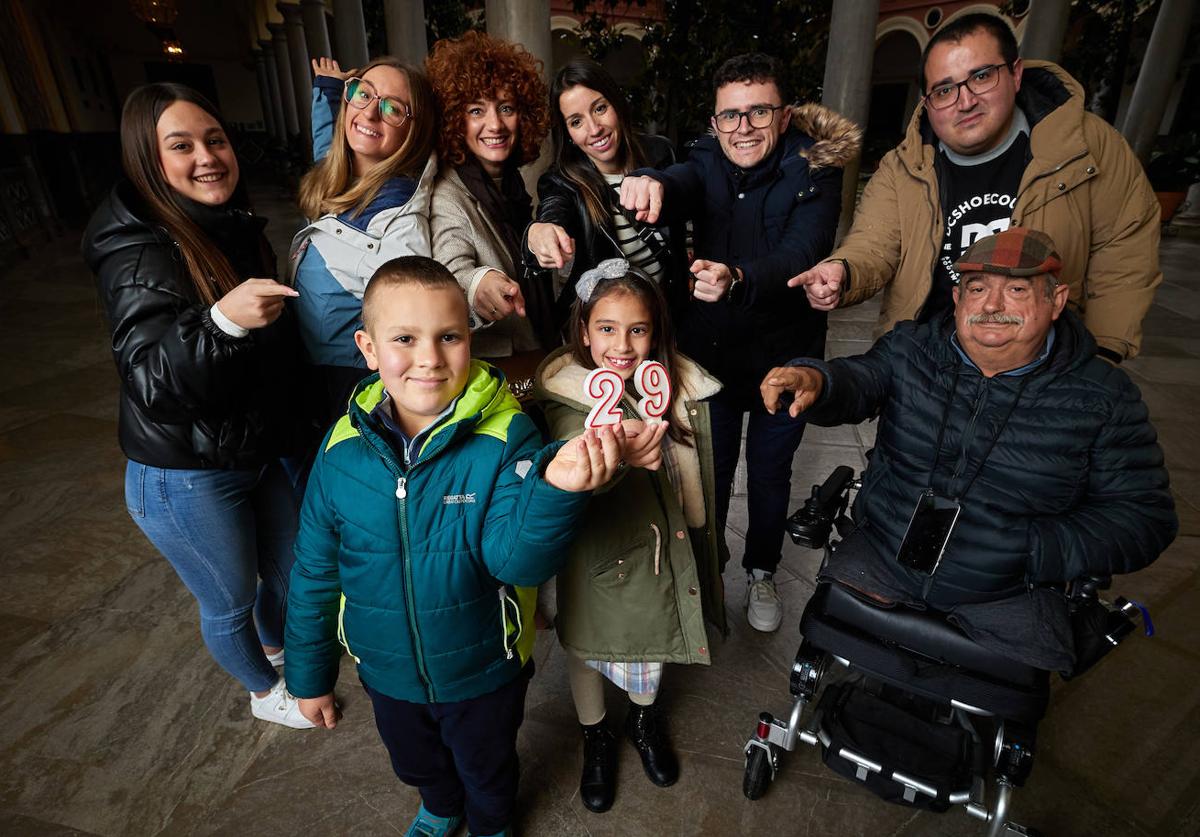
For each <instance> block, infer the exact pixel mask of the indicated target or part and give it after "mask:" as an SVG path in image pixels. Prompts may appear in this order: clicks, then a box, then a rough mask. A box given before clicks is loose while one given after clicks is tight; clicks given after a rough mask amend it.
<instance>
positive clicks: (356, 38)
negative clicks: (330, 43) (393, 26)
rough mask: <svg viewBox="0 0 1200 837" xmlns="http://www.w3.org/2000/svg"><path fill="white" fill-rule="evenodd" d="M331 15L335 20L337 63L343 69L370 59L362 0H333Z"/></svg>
mask: <svg viewBox="0 0 1200 837" xmlns="http://www.w3.org/2000/svg"><path fill="white" fill-rule="evenodd" d="M333 17H334V20H335V21H336V22H337V26H336V28H335V37H336V38H337V60H338V63H339V64H341V65H342V69H343V70H348V69H350V68H351V67H362V66H363V65H364V64H366V63H367V62H368V61H369V60H370V58H369V57H368V55H369V53H368V51H367V26H366V23H364V22H363V8H362V0H333Z"/></svg>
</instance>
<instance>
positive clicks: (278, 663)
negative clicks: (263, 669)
mask: <svg viewBox="0 0 1200 837" xmlns="http://www.w3.org/2000/svg"><path fill="white" fill-rule="evenodd" d="M283 651H284V649H282V648H280V649H279V650H278V651H276V652H275V653H274V654H267V662H268V663H270V664H271V665H272V666H274V667H275V668H282V667H283ZM263 653H266V652H263Z"/></svg>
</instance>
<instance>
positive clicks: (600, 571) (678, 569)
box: [535, 259, 727, 812]
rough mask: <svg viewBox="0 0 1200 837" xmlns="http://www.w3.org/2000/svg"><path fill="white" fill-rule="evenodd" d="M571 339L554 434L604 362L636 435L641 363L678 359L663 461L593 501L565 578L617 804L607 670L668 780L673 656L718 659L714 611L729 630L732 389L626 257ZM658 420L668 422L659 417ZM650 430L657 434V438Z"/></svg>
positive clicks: (548, 366) (641, 425)
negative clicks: (718, 487) (668, 680)
mask: <svg viewBox="0 0 1200 837" xmlns="http://www.w3.org/2000/svg"><path fill="white" fill-rule="evenodd" d="M575 290H576V293H577V295H578V299H577V300H576V302H575V305H574V307H573V309H572V313H571V318H570V322H569V327H570V330H571V337H570V342H569V344H568V345H567V346H566V347H564V348H562V349H560V350H558V351H557V352H555V353H553V354H552V355H550V356H549V357H548V358H546V360H545V361H544V362H543V363H542V365H541V367H540V368H539V369H538V374H537V386H536V388H535V397H536V398H537V399H538V401H539V402H540V405H541V408H542V410H543V412H544V414H545V417H546V421H547V424H548V425H549V427H550V431H551V434H552V435H553V436H554V437H555V438H560V439H565V438H570V437H572V436H574V435H577V434H578V433H579V432H580V431H581V429H582V428H583V425H584V421H585V418H586V417H587V415H588V413H589V411H590V409H591V407H592V404H589V403H586V400H585V396H584V379H585V378H586V377H587V375H588V373H589V372H590V371H591V370H593V369H598V368H605V369H611V370H612V371H614V372H616V373H617V374H618V375H619V376H620V377H621V378H622V379H623V380H624V381H625V395H624V396H623V398H622V400H621V402H620V408H621V410H622V412H623V414H624V417H625V419H624V421H623V424H624V425H625V428H626V432H627V433H631V434H640V433H648V432H650V431H649V430H648V429H647V417H646V416H643V415H642V414H641V413H640V412H639V408H638V398H639V396H641V395H650V393H638V392H636V390H635V386H636V384H635V380H634V372H635V370H636V369H637V367H638V365H639V364H640V363H642V362H643V361H646V360H653V361H658V362H659V363H661V364H663V366H665V367H666V370H667V373H668V376H669V378H670V380H671V383H672V389H673V395H672V397H671V400H670V401H669V402H668V403H667V405H666V413H665V415H664V419H666V420H667V423H668V428H667V435H666V436H665V437H663V440H662V442H661V444H662V448H663V449H662V463H663V464H662V467H661V468H659V469H658V470H654V471H651V470H646V469H644V468H638V467H632V466H633V464H634V463H632V462H631V463H630V465H631V467H628V468H627V469H625V471H624V473H623V474H622V475H619V476H618V477H617V479H616V480H614V481H613V482H612V483H610V487H609V488H608V489H607V490H604V491H603V492H597V493H596V494H595V495H593V497H592V498H591V500H589V502H588V507H587V511H586V512H585V514H584V518H583V520H582V522H581V524H580V526H579V529H578V535H577V536H576V538H575V540H574V542H573V544H572V547H571V555H570V557H569V559H568V561H567V564H566V569H564V570H563V571H562V572H561V573H560V574H559V576H558V582H557V605H558V613H557V618H556V623H555V625H556V628H557V631H558V637H559V641H560V642H561V643H562V645H563V647H564V648H565V649H566V651H567V656H568V668H569V671H570V682H571V695H572V697H573V699H574V702H575V709H576V712H577V713H578V716H579V722H580V724H581V725H582V728H583V736H584V764H583V775H582V777H581V780H580V797H581V798H582V800H583V803H584V805H585V806H586V807H587V808H589V809H590V810H592V811H596V812H601V811H606V810H608V808H610V807H611V806H612V802H613V795H614V792H615V785H616V781H615V780H616V752H615V743H616V742H615V737H614V735H613V733H612V732H611V731H610V730H609V728H608V726H607V725H606V723H605V720H604V717H605V707H604V679H605V678H607V679H609V680H611V681H612V682H613V683H615V684H616V685H617V686H618V687H619V688H621V689H623V690H624V691H626V692H627V693H628V694H629V699H630V702H631V705H630V707H629V713H628V715H627V717H626V722H625V733H626V735H627V736H628V737H629V738H630V740H631V741H632V742H633V744H634V745H635V746H636V747H637V749H638V752H639V754H640V755H641V758H642V765H643V767H644V768H645V770H646V774H647V775H648V776H649V777H650V780H651V781H652V782H654V783H655V784H657V785H660V786H663V787H665V786H667V785H671V784H673V783H674V782H675V780H676V779H677V778H678V775H679V765H678V761H677V760H676V758H675V755H674V753H673V752H672V749H671V746H670V742H669V741H668V740H667V736H666V728H665V724H664V723H663V719H662V717H661V713H660V710H659V709H658V708H657V706H656V704H655V697H656V696H657V695H658V689H659V684H660V683H661V680H662V674H663V666H664V663H700V664H702V665H708V663H709V645H708V638H707V635H706V633H705V629H704V621H705V617H707V618H708V620H709V621H711V622H713V623H714V624H715V625H716V626H717V627H718V628H719V629H720V630H722V631H724V630H725V624H724V605H723V593H722V587H721V567H722V566H723V564H724V561H723V560H722V558H723V557H727V556H722V555H721V553H720V552H719V551H718V550H719V548H720V547H721V546H722V544H721V543H720V539H719V538H718V537H717V527H716V522H715V506H716V504H715V494H714V482H713V464H712V444H711V434H710V429H709V417H708V405H707V404H706V403H704V401H703V399H705V398H708V397H710V396H712V395H715V394H716V393H717V391H718V390H719V389H720V384H719V383H718V382H717V381H716V380H715V379H713V378H712V377H711V376H709V375H708V374H707V373H706V372H705V371H704V370H703V369H701V368H700V367H699V366H698V365H696V364H695V363H694V362H692V361H691V360H688V359H687V358H686V357H683V356H682V355H680V354H678V353H677V352H676V351H675V343H674V339H673V335H672V332H671V324H670V320H669V317H668V314H667V307H666V302H665V300H664V297H663V293H662V290H661V289H660V288H659V286H658V284H657V283H655V282H653V281H652V280H651V279H649V278H648V277H647V276H646V275H645V274H643V273H641V272H640V271H638V270H637V269H636V268H631V267H630V266H629V263H628V262H626V261H625V260H624V259H610V260H608V261H605V262H601V263H600V265H599V266H598V267H596V268H594V269H593V270H590V271H587V272H586V273H584V275H583V276H582V278H580V280H579V281H578V282H577V283H576V287H575ZM650 421H654V420H653V419H650ZM647 438H648V437H647Z"/></svg>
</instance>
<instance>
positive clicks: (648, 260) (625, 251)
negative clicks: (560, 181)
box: [604, 174, 666, 283]
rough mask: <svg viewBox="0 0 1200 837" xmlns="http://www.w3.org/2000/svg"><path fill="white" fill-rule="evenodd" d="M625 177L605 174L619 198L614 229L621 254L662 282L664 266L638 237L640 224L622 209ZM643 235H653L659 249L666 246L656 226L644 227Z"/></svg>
mask: <svg viewBox="0 0 1200 837" xmlns="http://www.w3.org/2000/svg"><path fill="white" fill-rule="evenodd" d="M624 178H625V175H623V174H606V175H604V180H605V182H607V183H608V185H609V186H611V187H612V190H613V192H614V193H615V195H616V198H617V200H616V201H615V202H614V206H617V207H618V209H617V210H616V211H614V212H613V229H614V230H616V233H617V246H618V247H620V248H621V254H622V255H623V256H625V259H626V261H628V262H629V263H630V264H631V265H633V266H634V267H636V268H640V269H641V270H642V272H644V273H645V274H646V275H647V276H649V277H650V278H651V279H653V280H654V281H655V282H660V283H661V282H662V280H663V278H664V276H663V266H662V264H661V263H659V261H658V259H657V258H655V256H654V252H653V251H651V249H650V247H649V246H647V244H646V242H645V241H643V240H642V239H641V238H639V237H638V226H637V225H635V224H634V223H633V222H631V221H630V220H629V219H628V218H627V217H625V215H624V214H623V213H622V212H621V211H620V209H619V207H620V198H621V181H622V180H623V179H624ZM642 230H643V233H642V234H643V235H651V236H654V238H655V239H656V240H657V242H658V245H659V249H661V248H662V247H663V246H665V244H666V242H665V241H664V240H663V236H662V233H661V232H659V231H658V230H657V229H655V228H654V227H650V226H646V227H642Z"/></svg>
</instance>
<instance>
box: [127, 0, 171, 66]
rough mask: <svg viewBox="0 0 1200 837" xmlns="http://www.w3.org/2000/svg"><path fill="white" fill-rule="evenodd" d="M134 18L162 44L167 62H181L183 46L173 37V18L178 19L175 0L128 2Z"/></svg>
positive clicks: (131, 0)
mask: <svg viewBox="0 0 1200 837" xmlns="http://www.w3.org/2000/svg"><path fill="white" fill-rule="evenodd" d="M129 8H130V11H132V12H133V15H134V17H136V18H137V19H138V20H140V21H141V22H142V23H144V24H146V28H147V29H149V30H150V32H151V33H153V35H154V37H156V38H158V40H159V41H160V42H161V43H162V50H163V53H164V54H165V55H166V56H167V60H168V61H182V60H183V55H184V52H183V45H182V44H180V43H179V38H178V37H176V35H175V29H174V26H175V18H177V17H179V7H178V4H177V3H176V0H129Z"/></svg>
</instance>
